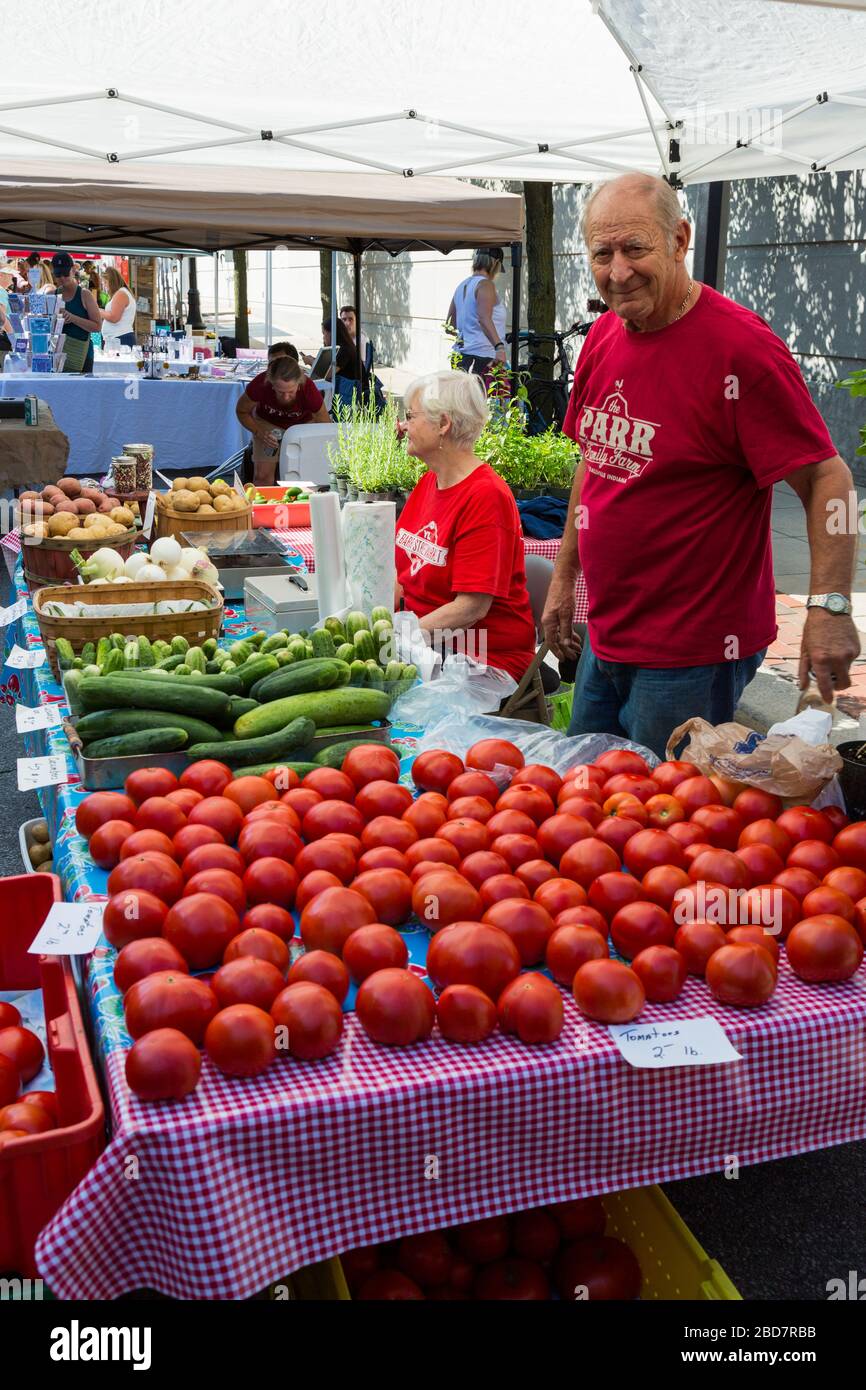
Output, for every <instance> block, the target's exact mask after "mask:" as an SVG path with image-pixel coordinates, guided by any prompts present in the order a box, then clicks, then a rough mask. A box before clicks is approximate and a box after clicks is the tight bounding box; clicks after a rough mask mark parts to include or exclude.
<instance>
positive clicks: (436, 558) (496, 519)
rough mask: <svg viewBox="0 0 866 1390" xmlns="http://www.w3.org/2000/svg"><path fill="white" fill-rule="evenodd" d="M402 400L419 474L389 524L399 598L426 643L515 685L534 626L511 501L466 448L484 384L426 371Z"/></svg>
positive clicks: (528, 655) (477, 429)
mask: <svg viewBox="0 0 866 1390" xmlns="http://www.w3.org/2000/svg"><path fill="white" fill-rule="evenodd" d="M405 400H406V420H405V423H403V424H401V426H400V430H401V433H402V434H403V435H405V438H406V444H407V448H408V451H409V453H410V454H411V455H412V456H413V457H415V458H419V459H421V460H422V462H423V463H424V464H425V465H426V468H427V472H426V473H425V474H424V476H423V477H422V478H421V480H420V482H419V483H418V484H417V485H416V487H415V488H414V490H413V491H412V493H411V495H410V497H409V499H408V501H407V502H406V505H405V507H404V508H403V511H402V512H401V514H400V519H399V521H398V523H397V541H396V562H397V585H398V598H399V597H401V596H402V601H403V604H404V607H406V608H408V609H410V610H411V611H412V612H414V613H416V614H417V615H418V617H419V619H420V622H421V627H422V629H424V631H426V632H427V633H429V634H430V635H431V640H432V642H433V645H434V647H436V648H437V649H438V648H439V647H440V646H441V645H447V647H448V650H452V649H454V648H456V649H458V650H461V651H464V652H465V653H466V655H467V656H470V657H474V659H475V660H477V661H480V662H481V663H482V664H484V665H487V666H493V667H496V668H498V669H499V670H502V671H507V672H508V674H509V675H510V676H513V678H514V679H515V680H517V681H519V680H520V679H521V677H522V676H523V674H524V673H525V671H526V669H527V667H528V666H529V663H530V662H531V661H532V658H533V657H534V655H535V624H534V622H533V618H532V610H531V608H530V605H529V594H528V593H527V589H526V568H525V564H524V550H523V536H522V533H521V529H520V517H519V514H518V511H517V507H516V505H515V502H514V498H513V497H512V495H511V493H510V491H509V490H508V488H507V486H506V485H505V483H504V482H503V481H502V479H501V478H500V477H499V475H498V474H497V473H495V472H494V470H493V469H492V468H491V467H490V465H489V464H488V463H484V462H482V460H481V459H480V458H479V457H478V455H477V454H475V453H474V452H473V448H474V445H475V441H476V440H477V438H478V436H479V435H480V433H481V431H482V429H483V427H484V422H485V420H486V419H487V413H488V406H487V397H486V394H485V391H484V386H483V384H482V382H481V380H480V379H479V377H478V376H475V375H471V374H467V373H465V372H450V371H449V372H434V373H432V374H431V375H429V376H423V377H419V378H418V380H417V381H414V382H413V383H412V385H411V386H410V387H409V389H408V390H407V392H406V396H405ZM443 633H447V634H448V636H447V637H446V638H443V636H442V634H443ZM443 655H447V652H443Z"/></svg>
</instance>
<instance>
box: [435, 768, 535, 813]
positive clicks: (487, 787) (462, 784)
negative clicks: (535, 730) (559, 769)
mask: <svg viewBox="0 0 866 1390" xmlns="http://www.w3.org/2000/svg"><path fill="white" fill-rule="evenodd" d="M555 775H556V774H554V776H555ZM447 796H448V800H449V801H456V800H457V799H458V797H461V796H480V797H483V799H484V800H485V801H489V802H490V805H491V807H493V806H495V805H496V803H497V801H498V800H499V787H497V785H496V783H495V782H494V780H493V778H492V777H488V776H487V773H486V772H461V773H460V776H459V777H455V778H454V781H453V782H451V783H450V785H449V787H448V792H447Z"/></svg>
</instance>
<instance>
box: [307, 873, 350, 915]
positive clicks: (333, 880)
mask: <svg viewBox="0 0 866 1390" xmlns="http://www.w3.org/2000/svg"><path fill="white" fill-rule="evenodd" d="M344 886H345V885H344V884H342V883H341V882H340V880H339V879H338V878H337V875H336V874H332V873H329V872H328V870H327V869H313V872H312V873H310V874H307V876H306V878H303V879H301V881H300V883H299V884H298V888H297V892H296V893H295V907H296V908H297V910H298V912H303V910H304V908H305V907H306V906H307V903H310V902H312V901H313V898H315V897H316V895H317V894H318V893H324V891H325V889H326V888H343V887H344Z"/></svg>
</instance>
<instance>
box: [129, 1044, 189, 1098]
mask: <svg viewBox="0 0 866 1390" xmlns="http://www.w3.org/2000/svg"><path fill="white" fill-rule="evenodd" d="M125 1072H126V1084H127V1086H128V1087H129V1089H130V1090H131V1091H132V1093H133V1095H136V1096H138V1098H139V1100H182V1099H183V1097H184V1096H188V1095H189V1094H190V1093H191V1092H192V1091H194V1090H195V1088H196V1086H197V1085H198V1079H199V1075H200V1074H201V1053H200V1052H199V1050H198V1048H197V1047H196V1046H195V1044H194V1043H192V1042H191V1041H190V1039H189V1038H188V1037H187V1036H186V1034H185V1033H181V1032H180V1031H179V1030H178V1029H177V1028H156V1029H154V1031H153V1032H151V1033H147V1034H145V1036H144V1037H141V1038H139V1039H138V1042H135V1043H133V1045H132V1047H131V1048H130V1049H129V1052H128V1053H127V1054H126V1063H125Z"/></svg>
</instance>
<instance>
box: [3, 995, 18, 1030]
mask: <svg viewBox="0 0 866 1390" xmlns="http://www.w3.org/2000/svg"><path fill="white" fill-rule="evenodd" d="M20 1022H21V1015H20V1013H19V1012H18V1010H17V1009H16V1007H15V1005H14V1004H8V1003H7V1002H6V1000H5V999H0V1028H12V1027H16V1028H17V1026H18V1024H19V1023H20Z"/></svg>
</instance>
